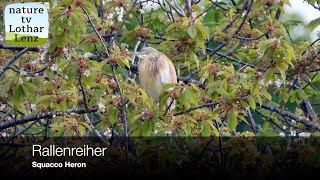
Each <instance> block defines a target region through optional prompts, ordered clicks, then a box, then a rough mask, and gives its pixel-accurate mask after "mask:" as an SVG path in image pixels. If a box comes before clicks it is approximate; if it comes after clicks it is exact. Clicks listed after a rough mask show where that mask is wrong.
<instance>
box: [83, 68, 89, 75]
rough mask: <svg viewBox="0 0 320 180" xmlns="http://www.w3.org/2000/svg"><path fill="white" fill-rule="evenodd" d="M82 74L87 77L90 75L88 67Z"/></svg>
mask: <svg viewBox="0 0 320 180" xmlns="http://www.w3.org/2000/svg"><path fill="white" fill-rule="evenodd" d="M84 75H85V76H87V77H89V76H90V71H89V70H88V69H87V70H85V71H84Z"/></svg>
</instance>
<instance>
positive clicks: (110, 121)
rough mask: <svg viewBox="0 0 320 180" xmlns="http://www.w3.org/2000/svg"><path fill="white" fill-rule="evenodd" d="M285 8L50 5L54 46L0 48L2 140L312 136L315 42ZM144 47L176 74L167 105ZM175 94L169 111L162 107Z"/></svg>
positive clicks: (77, 1)
mask: <svg viewBox="0 0 320 180" xmlns="http://www.w3.org/2000/svg"><path fill="white" fill-rule="evenodd" d="M147 3H148V5H146V4H147ZM310 3H311V4H313V5H314V7H315V8H316V2H313V1H310ZM284 5H290V3H289V1H287V0H280V1H277V0H267V1H264V0H237V1H235V0H231V1H215V0H210V1H209V0H200V1H195V0H186V1H180V0H172V1H171V0H164V1H157V0H153V1H151V0H150V1H149V0H148V1H140V0H133V1H131V0H130V1H129V0H112V1H100V0H88V1H84V0H64V1H60V0H52V1H50V10H49V11H50V41H49V44H48V46H47V45H46V46H43V47H35V48H34V47H32V48H31V47H26V48H23V47H17V48H6V47H4V46H3V44H1V49H0V54H1V56H0V65H1V70H0V73H1V79H0V103H1V106H0V119H1V120H0V130H1V132H2V133H3V134H2V135H6V136H7V135H9V136H13V137H15V136H18V135H23V134H25V135H30V134H31V135H42V136H47V137H51V136H88V135H94V136H97V137H101V140H102V141H103V140H104V139H107V137H110V136H111V135H112V136H121V135H125V136H166V135H168V134H170V135H173V136H202V137H209V136H237V137H238V136H245V137H247V136H283V135H286V136H290V135H294V136H295V135H298V134H299V133H302V132H307V133H310V134H311V135H314V136H316V135H318V132H319V129H320V124H319V117H318V116H319V115H318V113H319V104H318V103H317V102H319V100H320V99H319V97H320V96H319V95H320V94H319V88H320V74H319V69H320V67H319V65H320V58H319V52H320V51H319V46H317V45H318V40H319V39H317V40H315V41H314V42H303V41H300V42H295V43H293V42H291V41H290V38H289V36H288V35H289V33H290V29H288V27H285V26H284V24H286V22H283V21H281V20H279V17H280V16H281V15H283V14H285V11H284V9H283V6H284ZM1 20H2V19H1ZM318 24H319V23H318V20H317V19H316V20H314V21H313V22H311V23H310V24H309V25H308V26H307V27H306V28H308V29H311V30H312V29H314V27H315V26H318ZM293 26H294V25H293ZM142 46H152V47H154V48H156V49H158V50H159V51H162V52H163V53H165V54H166V55H167V56H168V57H169V58H170V59H171V60H172V61H173V63H174V65H175V67H176V70H177V73H178V80H179V83H178V84H165V85H163V88H162V93H161V98H160V99H161V100H160V105H157V104H155V103H154V102H153V100H152V99H151V97H150V96H149V95H148V94H147V93H146V91H145V90H144V89H143V88H142V87H141V86H140V82H139V78H138V76H137V63H138V60H137V59H134V58H133V57H132V56H131V55H129V53H128V51H137V50H139V49H140V48H141V47H142ZM18 55H19V56H18ZM169 97H171V98H173V99H176V100H177V103H176V107H175V109H174V110H172V111H168V110H167V109H163V108H161V107H163V106H162V105H163V104H165V103H166V101H167V99H168V98H169Z"/></svg>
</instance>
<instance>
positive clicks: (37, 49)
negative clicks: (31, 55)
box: [0, 42, 40, 52]
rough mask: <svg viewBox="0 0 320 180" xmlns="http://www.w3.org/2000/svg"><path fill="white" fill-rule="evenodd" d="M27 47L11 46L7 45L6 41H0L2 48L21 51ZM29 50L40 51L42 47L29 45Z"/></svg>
mask: <svg viewBox="0 0 320 180" xmlns="http://www.w3.org/2000/svg"><path fill="white" fill-rule="evenodd" d="M24 48H26V47H11V46H5V43H4V42H0V49H9V50H18V51H21V50H23V49H24ZM28 51H35V52H39V51H40V48H39V47H29V50H28Z"/></svg>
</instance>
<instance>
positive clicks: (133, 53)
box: [129, 51, 146, 59]
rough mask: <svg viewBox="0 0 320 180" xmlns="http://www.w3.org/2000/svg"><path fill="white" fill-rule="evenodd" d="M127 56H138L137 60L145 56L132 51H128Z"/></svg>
mask: <svg viewBox="0 0 320 180" xmlns="http://www.w3.org/2000/svg"><path fill="white" fill-rule="evenodd" d="M129 54H130V55H133V56H138V58H140V59H142V58H144V57H145V56H146V55H144V54H142V53H141V52H132V51H129Z"/></svg>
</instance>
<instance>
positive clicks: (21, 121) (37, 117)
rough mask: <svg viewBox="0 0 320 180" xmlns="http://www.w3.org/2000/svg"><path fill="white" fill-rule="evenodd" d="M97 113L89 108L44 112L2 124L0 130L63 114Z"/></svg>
mask: <svg viewBox="0 0 320 180" xmlns="http://www.w3.org/2000/svg"><path fill="white" fill-rule="evenodd" d="M96 111H98V108H97V107H96V108H91V109H85V108H79V109H68V110H66V111H53V112H46V113H42V114H37V115H33V116H29V117H25V118H22V119H18V120H15V121H11V122H9V123H6V124H3V125H1V126H0V130H3V129H6V128H9V127H13V126H16V125H18V124H24V123H27V122H30V121H40V120H41V119H51V118H53V117H55V116H63V115H64V114H65V113H66V114H70V113H76V114H84V113H91V112H96Z"/></svg>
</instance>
